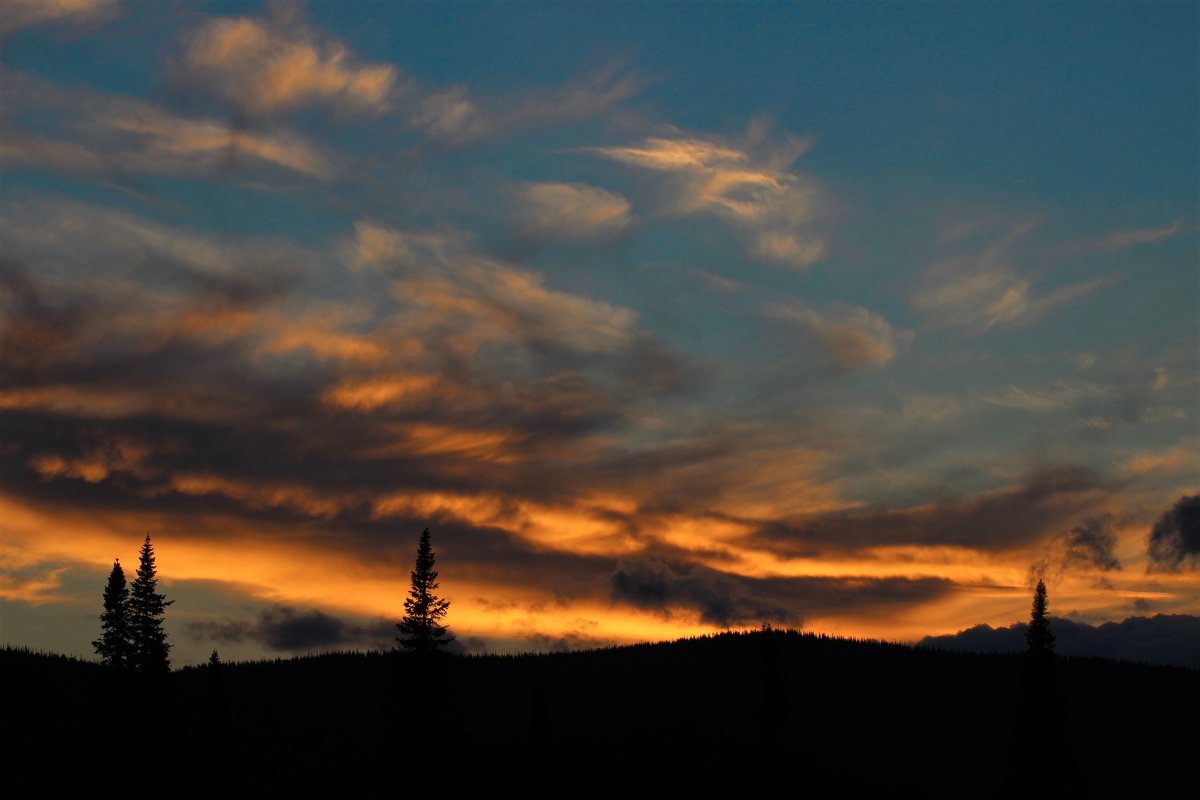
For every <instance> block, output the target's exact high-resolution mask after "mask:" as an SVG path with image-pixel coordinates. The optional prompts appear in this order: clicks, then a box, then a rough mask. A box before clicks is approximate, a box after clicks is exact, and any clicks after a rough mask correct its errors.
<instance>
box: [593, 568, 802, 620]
mask: <svg viewBox="0 0 1200 800" xmlns="http://www.w3.org/2000/svg"><path fill="white" fill-rule="evenodd" d="M612 597H613V599H614V600H617V601H619V602H624V603H629V604H630V605H634V606H638V607H639V608H651V609H656V610H660V611H667V610H668V609H669V608H671V607H678V606H683V607H685V608H688V609H693V610H695V611H698V612H699V613H700V618H701V619H702V620H704V621H705V622H708V623H710V624H713V625H720V626H722V627H728V626H730V625H735V624H739V623H745V622H753V621H771V622H787V623H790V624H793V625H799V624H801V623H802V622H803V620H802V619H801V618H799V617H797V616H796V615H795V613H794V612H791V611H789V610H788V609H786V608H784V607H782V606H778V605H774V604H772V603H770V602H769V601H764V600H763V599H762V598H760V597H755V596H753V595H752V594H751V592H750V587H749V586H747V585H746V583H745V581H744V579H741V578H738V577H737V576H734V575H728V574H725V573H721V572H717V571H715V570H709V569H705V568H704V567H700V566H697V565H694V564H667V563H665V562H662V561H655V560H642V561H627V562H623V563H622V564H621V565H620V566H619V567H618V568H617V571H616V572H614V573H613V576H612Z"/></svg>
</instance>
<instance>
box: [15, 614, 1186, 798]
mask: <svg viewBox="0 0 1200 800" xmlns="http://www.w3.org/2000/svg"><path fill="white" fill-rule="evenodd" d="M764 637H770V638H769V639H765V638H764ZM772 649H773V650H774V654H771V652H770V651H771V650H772ZM452 660H453V662H454V664H455V669H456V686H457V691H458V693H459V700H458V711H459V713H460V714H461V728H460V730H459V731H458V732H457V733H455V734H454V735H453V736H449V737H447V736H445V735H441V734H439V735H437V736H429V737H426V738H425V739H423V740H422V739H421V738H420V737H414V738H415V739H416V740H417V742H419V744H418V743H414V742H413V741H411V740H410V742H409V745H408V746H405V747H397V746H396V744H395V739H394V737H391V736H389V735H388V734H387V730H388V726H389V725H390V724H391V722H390V720H389V716H388V711H387V708H386V705H385V704H383V703H381V702H380V698H382V697H385V696H386V695H387V692H388V691H389V687H390V686H391V685H392V680H393V677H392V672H391V670H392V669H393V664H394V663H395V659H394V658H393V657H391V656H389V655H388V654H385V653H355V652H348V653H333V654H327V655H321V656H309V657H302V658H294V659H288V660H282V659H277V660H273V661H258V662H249V663H228V664H221V665H219V666H218V667H217V668H216V669H217V670H218V671H219V675H220V686H219V689H216V690H214V688H213V667H212V666H211V665H209V666H202V667H188V668H184V669H182V670H179V671H176V672H174V673H172V674H171V675H170V679H169V682H168V685H167V687H166V689H165V700H164V705H163V707H162V710H161V711H160V713H158V714H157V715H155V716H154V717H153V718H152V719H151V720H147V721H145V723H144V724H146V725H150V726H152V727H153V729H154V731H155V737H156V740H158V741H162V742H163V743H164V746H163V747H162V748H161V749H160V750H159V752H158V754H157V755H156V759H155V761H156V763H157V765H158V767H159V768H161V769H163V770H164V771H165V773H166V774H168V775H172V776H176V777H174V778H172V779H173V780H179V778H178V776H179V775H192V776H197V777H194V778H189V780H193V779H194V780H199V781H205V780H211V781H220V780H232V778H230V777H229V776H236V779H237V780H238V781H239V782H240V783H241V785H245V786H247V787H249V788H251V789H255V790H260V791H273V790H277V789H280V788H283V787H297V786H304V785H316V783H315V782H324V781H329V780H337V781H339V782H340V783H342V784H344V785H347V786H350V785H357V786H359V787H363V788H383V787H387V786H390V785H391V784H392V782H393V781H394V780H397V777H396V776H397V775H398V774H399V775H404V776H410V775H411V774H412V773H414V772H416V773H418V774H421V775H426V776H427V777H429V778H430V779H431V780H433V779H436V780H438V781H442V782H443V785H448V786H456V787H457V786H475V785H478V786H485V787H486V786H493V787H500V786H509V785H518V786H529V787H532V788H531V790H533V791H539V792H549V791H557V792H566V791H570V790H572V787H578V786H587V787H607V788H620V787H622V786H626V785H628V786H638V787H644V786H645V785H646V781H648V780H649V781H652V782H654V783H655V784H657V785H660V786H663V787H667V788H670V787H676V788H677V787H683V786H700V787H703V788H708V789H711V788H713V787H716V786H726V785H727V786H729V787H730V788H735V789H736V788H741V789H745V790H750V789H754V788H756V787H757V788H760V789H761V788H763V787H766V786H769V785H771V784H770V782H771V781H776V782H777V781H780V780H782V781H784V782H785V785H786V786H787V787H788V791H789V793H790V794H793V795H795V796H804V795H806V794H807V795H810V796H814V797H819V796H826V795H832V794H833V793H838V794H845V793H847V792H859V791H867V792H871V793H883V792H886V793H887V796H889V797H903V796H913V797H964V798H984V797H997V796H1000V795H1001V792H1002V790H1003V789H1004V788H1005V787H1006V786H1008V785H1010V784H1009V782H1008V781H1007V776H1009V775H1010V774H1011V772H1012V768H1013V764H1012V753H1011V749H1012V748H1011V740H1012V737H1013V735H1014V733H1015V732H1016V733H1020V732H1021V731H1022V728H1021V727H1020V726H1019V725H1018V726H1016V727H1014V709H1016V708H1017V707H1018V704H1019V695H1020V693H1021V692H1022V686H1023V678H1022V675H1023V674H1024V672H1025V670H1026V669H1027V666H1026V657H1025V656H1024V655H1020V654H993V655H978V654H967V653H947V652H940V651H935V650H928V649H921V648H913V647H909V646H905V645H898V644H884V643H879V642H871V641H855V640H849V639H835V638H829V637H825V636H820V635H813V634H808V633H800V632H796V631H756V632H746V633H724V634H719V635H715V636H710V637H701V638H694V639H682V640H679V641H676V642H670V643H660V644H646V645H634V646H627V647H615V648H607V649H601V650H592V651H584V652H573V653H556V654H530V655H520V656H503V655H484V656H465V657H462V656H460V657H453V659H452ZM0 663H2V664H3V672H4V679H5V685H6V686H10V687H11V686H19V687H21V691H19V692H12V693H10V696H11V700H10V705H9V711H10V716H9V717H8V720H9V728H10V729H14V730H21V731H23V732H24V735H23V736H22V737H21V738H20V741H19V742H18V743H17V745H16V746H15V748H12V755H13V757H14V759H18V760H14V761H13V762H12V763H21V762H20V761H19V759H20V758H21V757H22V749H23V748H29V749H30V750H37V749H38V748H39V747H44V746H49V747H51V749H56V750H59V751H62V750H63V749H64V748H70V751H71V752H73V753H75V754H76V755H75V756H74V758H75V759H76V760H78V759H79V758H81V757H82V758H90V757H92V756H93V755H94V754H95V753H96V748H95V741H96V739H97V738H103V737H104V735H105V734H104V733H103V731H104V723H105V721H106V720H109V719H110V718H112V717H113V715H114V714H118V713H121V714H125V715H129V714H131V713H132V711H133V710H134V708H135V705H136V698H133V697H123V698H122V697H114V696H111V695H109V694H107V693H106V692H105V690H104V685H105V684H104V682H103V678H104V673H105V671H104V670H102V669H101V668H100V667H98V666H97V665H95V664H93V663H87V662H82V661H78V660H71V659H65V658H61V657H55V656H48V655H44V654H37V653H32V652H29V651H22V650H11V649H10V650H6V651H4V652H3V654H2V658H0ZM1055 675H1056V681H1057V683H1056V687H1057V688H1056V689H1055V692H1056V696H1057V697H1058V698H1059V702H1061V713H1062V720H1063V726H1064V727H1063V730H1064V732H1065V736H1066V737H1067V739H1066V745H1067V747H1069V752H1064V750H1063V749H1062V748H1063V743H1062V742H1056V741H1055V740H1054V738H1053V736H1049V735H1047V734H1046V733H1045V728H1044V726H1042V725H1040V724H1035V725H1034V726H1033V728H1032V729H1031V731H1030V732H1029V733H1028V735H1030V736H1033V737H1035V741H1033V742H1032V747H1033V750H1034V751H1035V752H1036V753H1037V755H1038V756H1039V757H1040V758H1043V759H1045V760H1046V763H1047V764H1049V765H1051V766H1055V765H1057V764H1059V762H1061V761H1062V760H1063V759H1066V758H1068V757H1070V758H1072V759H1073V760H1074V762H1076V764H1074V765H1071V764H1067V765H1063V766H1065V767H1066V774H1068V775H1070V774H1071V770H1074V769H1078V771H1079V775H1080V776H1081V777H1082V779H1083V781H1084V785H1085V789H1086V791H1087V793H1088V796H1091V797H1096V798H1126V797H1138V798H1158V797H1161V798H1179V797H1194V796H1200V778H1198V776H1197V770H1196V769H1195V766H1194V765H1195V753H1196V752H1197V749H1196V737H1195V733H1194V722H1193V721H1194V720H1196V719H1198V718H1200V716H1198V715H1200V691H1197V690H1198V689H1200V672H1198V671H1195V670H1188V669H1183V668H1177V667H1164V666H1151V665H1140V664H1131V663H1124V662H1114V661H1108V660H1105V659H1094V658H1057V659H1055ZM214 692H219V697H218V696H217V695H216V694H214ZM778 701H783V707H784V708H785V709H786V713H784V714H782V715H778V714H775V712H768V713H764V708H766V709H770V708H776V707H778V706H779V703H778ZM1035 716H1040V715H1035ZM1180 722H1182V723H1183V725H1182V726H1181V725H1180V724H1178V723H1180ZM409 724H410V725H412V726H414V727H415V728H416V729H417V730H418V731H420V730H422V729H423V727H422V726H423V721H422V720H410V721H409ZM1181 727H1182V728H1186V729H1185V730H1181ZM1023 735H1024V734H1023ZM126 757H128V756H127V755H126ZM101 762H103V759H102V758H101ZM104 766H105V765H104V763H98V764H95V765H94V767H95V768H96V769H103V768H104ZM201 767H202V768H201ZM1054 774H1059V771H1055V773H1054ZM1030 777H1032V778H1033V779H1034V780H1031V781H1029V782H1027V783H1026V785H1025V786H1024V787H1023V791H1022V796H1024V797H1050V796H1062V795H1061V794H1057V793H1055V791H1051V787H1048V786H1045V785H1043V784H1039V783H1038V782H1037V781H1036V778H1037V776H1036V775H1034V776H1030ZM409 780H418V779H417V778H415V777H414V778H410V777H405V778H404V781H405V785H410V784H409V783H408V781H409ZM538 787H540V788H538Z"/></svg>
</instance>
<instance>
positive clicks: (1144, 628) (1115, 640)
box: [920, 614, 1200, 669]
mask: <svg viewBox="0 0 1200 800" xmlns="http://www.w3.org/2000/svg"><path fill="white" fill-rule="evenodd" d="M1051 625H1052V627H1053V629H1054V636H1055V639H1056V642H1055V650H1056V651H1057V652H1058V653H1059V654H1060V655H1067V656H1097V657H1100V658H1113V659H1120V660H1123V661H1140V662H1143V663H1146V664H1169V665H1173V666H1177V667H1191V668H1193V669H1200V617H1195V616H1192V615H1190V614H1158V615H1156V616H1153V617H1130V618H1128V619H1126V620H1125V621H1124V622H1105V623H1103V624H1102V625H1097V626H1092V625H1086V624H1084V623H1081V622H1073V621H1072V620H1069V619H1063V618H1054V619H1053V620H1052V623H1051ZM1027 627H1028V626H1027V625H1026V624H1025V623H1023V622H1017V623H1014V624H1013V625H1010V626H1009V627H1007V628H993V627H991V626H990V625H976V626H975V627H973V628H967V629H966V630H963V631H959V632H958V633H955V634H950V635H947V636H926V637H925V638H924V639H922V640H921V642H920V646H922V647H935V648H937V649H939V650H957V651H962V652H972V653H1018V652H1020V651H1022V650H1024V649H1025V630H1026V628H1027Z"/></svg>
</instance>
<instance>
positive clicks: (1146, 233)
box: [1057, 218, 1186, 255]
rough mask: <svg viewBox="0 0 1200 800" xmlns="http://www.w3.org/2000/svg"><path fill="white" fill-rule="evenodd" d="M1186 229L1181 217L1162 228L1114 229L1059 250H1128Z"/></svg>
mask: <svg viewBox="0 0 1200 800" xmlns="http://www.w3.org/2000/svg"><path fill="white" fill-rule="evenodd" d="M1185 230H1186V228H1185V226H1184V224H1183V219H1182V218H1180V219H1177V220H1175V221H1174V222H1172V223H1171V224H1170V225H1166V226H1163V227H1161V228H1130V229H1126V230H1118V231H1113V232H1112V233H1106V234H1104V235H1102V236H1097V237H1094V238H1091V239H1083V240H1080V241H1077V242H1069V243H1067V244H1064V245H1063V246H1062V247H1060V248H1059V249H1058V251H1057V252H1059V253H1061V254H1064V255H1069V254H1075V253H1115V252H1118V251H1120V250H1128V249H1129V248H1131V247H1141V246H1142V245H1151V244H1157V243H1159V242H1163V241H1166V240H1168V239H1173V238H1174V237H1176V236H1178V235H1180V234H1181V233H1184V232H1185Z"/></svg>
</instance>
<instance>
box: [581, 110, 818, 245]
mask: <svg viewBox="0 0 1200 800" xmlns="http://www.w3.org/2000/svg"><path fill="white" fill-rule="evenodd" d="M810 145H811V142H810V141H808V140H803V139H799V138H796V137H794V136H788V137H785V139H784V140H783V142H782V143H780V144H778V145H776V146H770V145H768V144H767V143H766V129H765V127H764V126H762V125H753V126H751V129H750V131H749V132H748V135H747V136H746V140H745V142H743V143H736V144H735V143H733V142H724V141H719V140H717V139H716V138H708V139H702V138H699V137H686V136H678V137H671V138H667V137H651V138H648V139H646V140H645V141H643V142H642V143H640V144H637V145H627V146H624V147H595V148H589V149H588V152H591V153H595V154H596V155H599V156H601V157H604V158H608V159H611V160H613V161H617V162H619V163H622V164H626V165H629V166H632V167H638V168H641V169H646V170H652V171H654V172H660V173H665V174H666V175H667V176H668V177H669V180H670V182H671V183H670V185H671V188H672V190H673V191H672V200H671V202H670V203H669V204H668V206H667V207H666V209H665V210H666V211H667V213H670V214H673V215H678V216H686V215H691V214H697V213H702V212H704V213H712V214H716V215H717V216H719V217H721V218H724V219H725V220H727V221H728V222H729V223H730V224H732V225H733V226H735V227H736V228H737V229H738V230H740V231H742V233H743V235H744V236H745V237H746V239H747V245H748V247H749V249H750V252H751V253H752V254H754V255H755V256H757V257H759V258H762V259H765V260H768V261H774V262H776V263H780V264H784V265H787V266H790V267H794V268H798V269H802V268H805V267H808V266H810V265H812V264H813V263H815V262H816V261H818V260H820V259H821V258H823V257H824V256H825V254H826V252H827V244H826V242H825V238H824V237H823V236H822V235H821V234H820V233H819V232H818V230H817V226H816V223H817V222H818V220H819V219H820V217H821V216H822V214H823V213H824V212H825V208H824V206H825V205H826V200H825V197H824V193H823V192H822V191H821V189H820V188H819V187H818V185H817V184H816V182H815V181H814V180H813V179H812V178H810V177H808V176H806V175H802V174H799V173H796V172H794V171H792V170H791V165H792V163H793V162H795V160H796V159H797V158H799V157H800V156H801V155H803V154H804V152H805V151H806V150H807V149H808V148H809V147H810Z"/></svg>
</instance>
